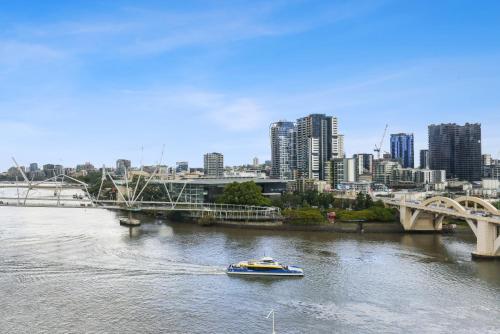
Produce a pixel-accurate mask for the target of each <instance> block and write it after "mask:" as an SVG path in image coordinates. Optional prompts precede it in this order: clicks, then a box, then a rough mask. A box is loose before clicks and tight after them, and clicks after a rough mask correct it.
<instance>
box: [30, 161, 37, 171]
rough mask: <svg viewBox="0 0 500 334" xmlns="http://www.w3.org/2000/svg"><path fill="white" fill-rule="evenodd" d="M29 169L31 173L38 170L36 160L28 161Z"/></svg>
mask: <svg viewBox="0 0 500 334" xmlns="http://www.w3.org/2000/svg"><path fill="white" fill-rule="evenodd" d="M29 171H30V172H31V173H34V172H36V171H38V164H37V163H36V162H33V163H30V168H29Z"/></svg>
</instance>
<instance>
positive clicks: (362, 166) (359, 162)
mask: <svg viewBox="0 0 500 334" xmlns="http://www.w3.org/2000/svg"><path fill="white" fill-rule="evenodd" d="M353 159H354V168H355V173H356V181H359V177H360V176H361V175H372V174H373V154H371V153H359V154H354V155H353Z"/></svg>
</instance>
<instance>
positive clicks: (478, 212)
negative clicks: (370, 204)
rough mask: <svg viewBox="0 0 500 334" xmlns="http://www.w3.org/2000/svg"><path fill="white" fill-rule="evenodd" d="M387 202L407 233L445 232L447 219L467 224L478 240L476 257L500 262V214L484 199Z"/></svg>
mask: <svg viewBox="0 0 500 334" xmlns="http://www.w3.org/2000/svg"><path fill="white" fill-rule="evenodd" d="M383 201H384V203H385V204H386V205H387V206H391V207H395V208H397V209H398V210H399V213H400V222H401V225H403V228H404V230H405V231H441V230H442V228H443V220H444V218H445V217H452V218H457V219H460V220H464V221H466V222H467V224H468V225H469V227H470V228H471V230H472V232H474V235H475V236H476V240H477V242H476V250H475V251H474V252H473V253H472V255H473V256H475V257H485V258H489V257H498V258H500V210H498V209H497V208H495V207H494V206H493V205H492V204H491V203H489V202H487V201H485V200H483V199H481V198H478V197H472V196H461V197H457V198H454V199H451V198H448V197H443V196H436V197H432V198H429V199H426V200H424V201H422V202H419V201H406V200H405V199H404V198H403V199H402V200H395V199H384V200H383Z"/></svg>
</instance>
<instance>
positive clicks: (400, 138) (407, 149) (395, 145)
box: [391, 133, 414, 168]
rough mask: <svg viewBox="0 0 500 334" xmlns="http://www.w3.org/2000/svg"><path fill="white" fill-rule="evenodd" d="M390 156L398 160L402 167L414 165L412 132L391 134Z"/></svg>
mask: <svg viewBox="0 0 500 334" xmlns="http://www.w3.org/2000/svg"><path fill="white" fill-rule="evenodd" d="M391 156H392V159H394V160H399V162H400V163H401V165H402V166H403V168H413V167H414V154H413V133H396V134H392V135H391Z"/></svg>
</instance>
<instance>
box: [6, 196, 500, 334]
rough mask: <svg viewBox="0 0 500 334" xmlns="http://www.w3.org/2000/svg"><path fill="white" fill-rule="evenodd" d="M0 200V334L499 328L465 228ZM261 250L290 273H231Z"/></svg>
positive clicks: (497, 308)
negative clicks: (346, 227)
mask: <svg viewBox="0 0 500 334" xmlns="http://www.w3.org/2000/svg"><path fill="white" fill-rule="evenodd" d="M118 215H119V214H118V213H116V212H111V211H107V210H102V209H83V208H82V209H70V208H65V209H56V208H14V207H5V206H4V207H0V217H1V219H0V296H1V298H0V332H2V333H69V332H71V333H271V320H269V319H266V318H265V317H266V315H267V314H268V312H269V311H270V310H271V309H274V310H275V315H276V332H277V333H499V332H500V262H499V261H496V262H495V261H473V260H471V255H470V253H471V251H472V250H473V249H474V245H475V239H474V236H473V235H429V234H426V235H402V234H401V235H400V234H389V235H382V234H335V233H324V232H296V231H259V230H247V229H234V228H223V227H200V226H197V225H193V224H182V223H173V222H166V221H162V220H157V219H154V218H145V217H142V220H143V225H142V226H140V227H136V228H134V229H132V230H129V229H128V228H125V227H121V226H120V225H119V223H118ZM263 255H272V256H273V257H275V258H277V259H279V260H281V261H282V262H285V263H288V264H295V265H299V266H301V267H303V268H304V270H305V277H304V278H294V279H283V278H280V279H276V278H255V277H254V278H236V277H228V276H226V275H225V274H224V268H225V266H226V265H228V264H229V263H231V262H237V261H240V260H245V259H249V258H256V257H260V256H263Z"/></svg>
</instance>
